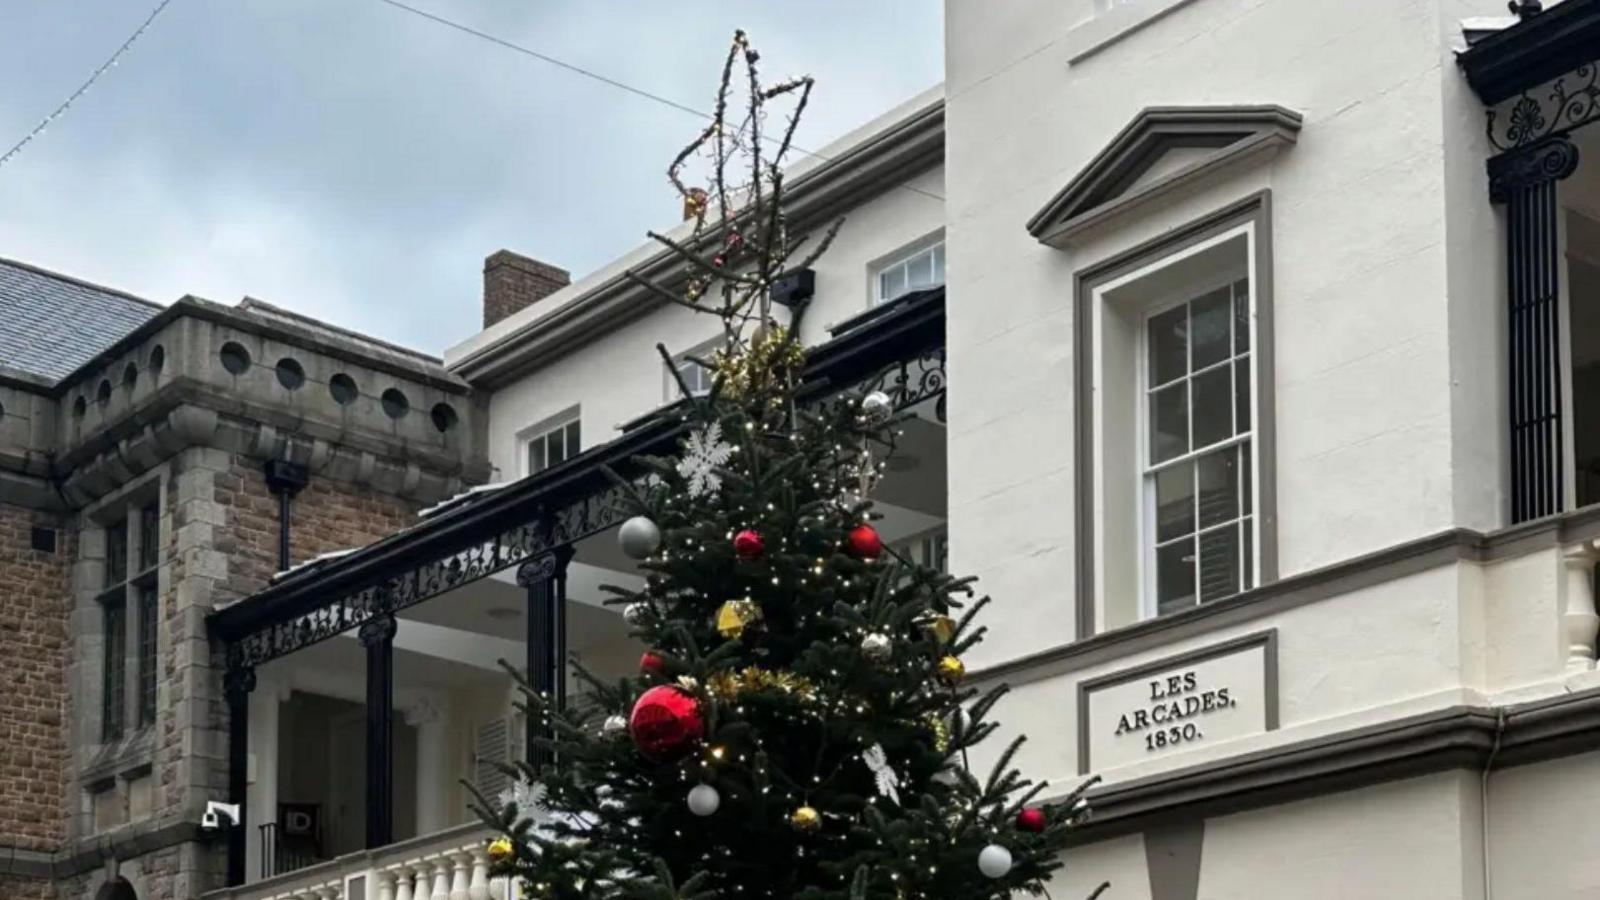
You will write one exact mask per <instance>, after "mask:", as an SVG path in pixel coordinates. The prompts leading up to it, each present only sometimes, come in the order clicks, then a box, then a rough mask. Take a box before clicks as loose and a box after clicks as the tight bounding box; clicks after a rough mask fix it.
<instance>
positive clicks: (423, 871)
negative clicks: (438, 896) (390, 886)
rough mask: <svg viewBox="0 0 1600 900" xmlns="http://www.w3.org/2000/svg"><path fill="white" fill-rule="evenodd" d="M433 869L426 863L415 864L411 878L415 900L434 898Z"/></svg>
mask: <svg viewBox="0 0 1600 900" xmlns="http://www.w3.org/2000/svg"><path fill="white" fill-rule="evenodd" d="M432 875H433V867H432V866H430V865H428V864H427V863H425V862H417V863H415V864H413V867H412V870H411V878H412V884H413V890H412V897H413V900H429V898H431V897H432V896H433V882H432V881H431V880H430V879H431V878H432Z"/></svg>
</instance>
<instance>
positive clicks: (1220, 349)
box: [1144, 280, 1254, 614]
mask: <svg viewBox="0 0 1600 900" xmlns="http://www.w3.org/2000/svg"><path fill="white" fill-rule="evenodd" d="M1145 360H1146V365H1145V384H1146V392H1145V398H1144V407H1145V419H1144V421H1145V426H1146V427H1145V433H1146V435H1147V436H1148V440H1147V443H1146V448H1145V451H1146V455H1145V473H1144V482H1145V494H1146V497H1147V501H1146V509H1147V510H1148V518H1147V521H1148V525H1147V527H1146V528H1145V535H1146V542H1147V543H1146V547H1147V554H1146V559H1147V569H1146V571H1152V569H1153V578H1150V579H1148V581H1149V584H1150V594H1151V595H1152V596H1153V600H1154V607H1155V611H1156V613H1157V614H1166V613H1170V612H1176V611H1178V610H1182V609H1186V608H1188V607H1190V606H1193V605H1195V604H1196V603H1205V602H1207V601H1210V600H1216V599H1219V598H1222V597H1227V596H1230V595H1232V594H1237V593H1239V592H1240V591H1242V590H1246V589H1248V588H1250V587H1251V586H1252V584H1253V580H1254V574H1253V573H1254V563H1253V560H1252V556H1253V549H1254V546H1253V545H1254V530H1253V523H1254V505H1253V500H1252V497H1251V493H1252V490H1251V489H1252V485H1251V480H1252V474H1251V473H1252V468H1251V464H1250V452H1251V412H1250V410H1251V405H1250V384H1251V373H1250V284H1249V281H1248V280H1240V281H1236V282H1234V283H1233V284H1229V285H1224V286H1222V287H1220V288H1217V289H1215V290H1212V291H1209V292H1207V293H1204V294H1202V295H1200V296H1198V297H1195V298H1193V299H1191V300H1188V301H1187V302H1184V303H1182V304H1180V305H1178V306H1175V307H1172V308H1170V309H1167V310H1165V311H1163V312H1160V313H1158V314H1156V315H1153V316H1151V317H1150V318H1149V319H1148V320H1147V321H1146V325H1145Z"/></svg>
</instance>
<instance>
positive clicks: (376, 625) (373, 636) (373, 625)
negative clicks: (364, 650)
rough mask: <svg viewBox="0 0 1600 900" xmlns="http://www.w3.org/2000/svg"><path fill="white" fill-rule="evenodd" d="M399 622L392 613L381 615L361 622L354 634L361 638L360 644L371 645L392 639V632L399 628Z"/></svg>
mask: <svg viewBox="0 0 1600 900" xmlns="http://www.w3.org/2000/svg"><path fill="white" fill-rule="evenodd" d="M399 627H400V626H399V623H398V622H396V621H395V618H394V616H392V615H387V614H386V615H381V616H378V617H377V618H375V619H369V620H367V621H366V622H363V623H361V627H360V628H359V629H357V630H356V636H357V637H358V638H360V639H361V646H363V647H371V646H373V645H375V644H379V643H383V642H386V641H392V640H394V634H395V632H396V631H398V630H399Z"/></svg>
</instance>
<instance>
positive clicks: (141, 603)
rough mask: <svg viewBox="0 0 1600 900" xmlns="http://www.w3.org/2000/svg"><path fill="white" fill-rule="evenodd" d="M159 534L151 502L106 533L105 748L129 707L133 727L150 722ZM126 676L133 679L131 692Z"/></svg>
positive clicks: (153, 713) (121, 730) (102, 601)
mask: <svg viewBox="0 0 1600 900" xmlns="http://www.w3.org/2000/svg"><path fill="white" fill-rule="evenodd" d="M160 531H161V514H160V508H159V507H158V506H156V504H154V503H151V504H148V505H144V506H139V507H136V508H132V509H129V510H128V515H127V517H125V518H121V519H118V520H117V521H115V522H113V523H112V524H110V525H108V526H106V529H105V539H106V544H105V589H104V590H103V591H102V592H101V595H100V608H101V617H102V618H101V622H102V625H103V626H104V635H105V644H104V653H103V654H102V659H101V663H102V666H101V710H100V712H101V716H100V719H101V729H100V731H101V735H100V736H101V740H102V741H104V742H107V743H110V742H113V741H117V740H120V739H121V738H122V736H123V735H124V733H125V732H126V730H127V724H128V722H129V720H130V716H129V704H133V707H132V708H133V711H134V712H133V717H132V721H134V722H135V723H136V724H137V726H138V727H140V728H143V727H146V726H149V725H151V724H154V722H155V716H156V654H157V651H158V641H159V638H158V635H159V633H160V632H159V616H160V606H161V603H160V596H159V593H158V591H157V577H158V575H157V570H158V567H159V564H160V558H161V552H160V551H161V543H160V540H161V538H160ZM130 563H131V565H130ZM130 647H131V648H132V650H133V656H132V658H131V659H130V657H129V653H128V651H129V648H130ZM130 676H131V677H132V678H134V679H135V681H134V683H133V686H134V690H132V691H131V692H130V690H129V678H130Z"/></svg>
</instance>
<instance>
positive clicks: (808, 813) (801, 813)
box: [789, 806, 822, 834]
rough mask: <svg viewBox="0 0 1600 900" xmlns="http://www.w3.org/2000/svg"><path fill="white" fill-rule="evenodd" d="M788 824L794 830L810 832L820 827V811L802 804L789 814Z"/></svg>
mask: <svg viewBox="0 0 1600 900" xmlns="http://www.w3.org/2000/svg"><path fill="white" fill-rule="evenodd" d="M789 824H790V825H793V826H794V830H795V831H800V832H804V833H806V834H810V833H811V832H813V831H816V830H817V829H818V828H821V827H822V813H819V812H817V811H816V809H815V808H813V807H810V806H802V807H800V808H799V809H797V810H795V811H794V812H793V813H790V815H789Z"/></svg>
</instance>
